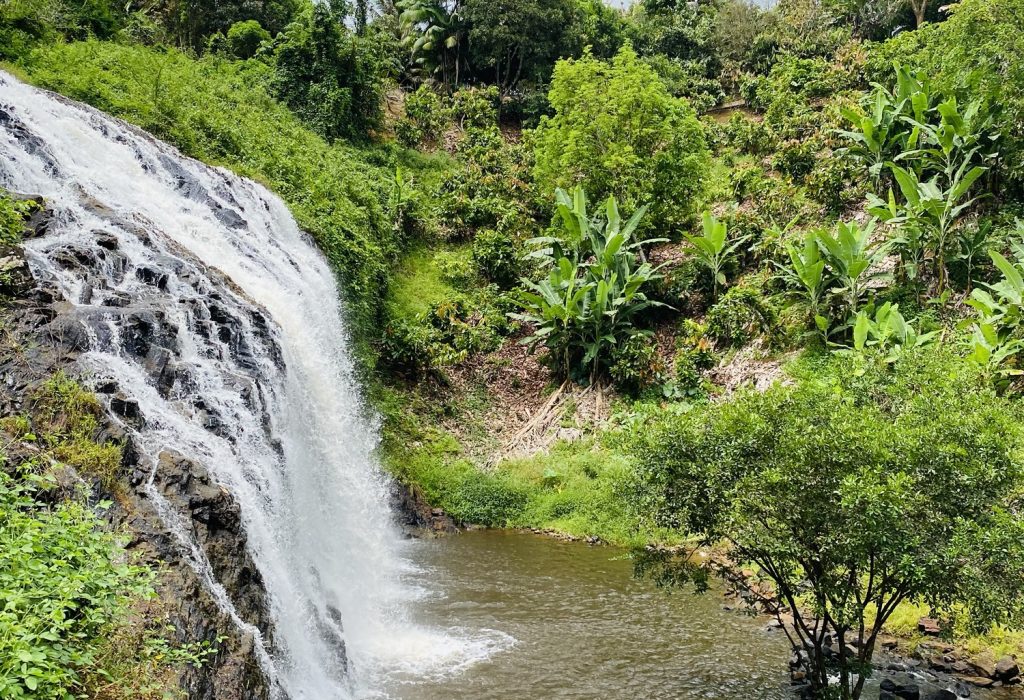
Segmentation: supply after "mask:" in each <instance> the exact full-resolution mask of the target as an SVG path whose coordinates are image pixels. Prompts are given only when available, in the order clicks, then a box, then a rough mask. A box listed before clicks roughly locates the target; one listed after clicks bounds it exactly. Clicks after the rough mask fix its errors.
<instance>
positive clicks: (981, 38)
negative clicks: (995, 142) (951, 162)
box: [876, 0, 1024, 195]
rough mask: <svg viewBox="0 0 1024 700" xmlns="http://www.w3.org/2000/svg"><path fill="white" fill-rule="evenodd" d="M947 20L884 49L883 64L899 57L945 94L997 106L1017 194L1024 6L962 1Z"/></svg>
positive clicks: (1017, 0) (1023, 112)
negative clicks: (963, 94)
mask: <svg viewBox="0 0 1024 700" xmlns="http://www.w3.org/2000/svg"><path fill="white" fill-rule="evenodd" d="M949 15H950V16H949V18H948V19H947V20H946V21H944V22H941V23H937V24H934V25H928V26H926V27H924V28H923V29H921V30H918V31H916V32H907V33H906V34H905V35H901V36H900V37H898V38H899V41H896V42H886V44H883V45H880V47H879V49H880V50H881V53H882V60H885V59H888V58H889V55H886V54H887V53H888V52H892V53H895V55H896V56H897V57H898V58H899V59H902V60H904V61H905V62H911V61H912V62H913V64H914V65H917V66H920V67H921V68H922V69H923V70H925V71H927V73H928V75H930V76H931V79H932V83H933V84H934V85H935V86H937V87H938V88H941V89H942V91H943V92H944V93H945V94H947V95H954V94H958V93H961V92H962V91H964V90H969V92H970V94H971V96H972V97H974V98H975V99H979V98H980V99H982V100H984V102H986V103H987V104H989V105H998V106H999V107H1000V112H999V115H998V117H997V119H996V121H995V125H996V128H997V129H998V131H999V132H1000V134H1001V136H1000V151H1001V152H1002V155H1003V157H1002V160H1001V163H1000V165H1001V171H1002V173H1003V175H1004V176H1005V179H1004V180H1002V182H1004V187H1003V190H1004V191H1012V192H1014V193H1015V194H1016V195H1019V194H1020V193H1021V191H1022V183H1024V179H1022V173H1024V138H1022V136H1021V129H1020V124H1021V123H1022V122H1024V93H1022V92H1021V90H1020V86H1021V85H1024V62H1022V61H1020V60H1018V59H1017V58H1015V57H1016V56H1018V55H1019V54H1020V49H1021V43H1020V42H1021V36H1024V2H1022V0H962V1H961V2H958V3H956V4H955V5H952V6H951V7H950V13H949ZM890 45H892V46H890ZM879 49H876V51H879ZM1007 57H1010V58H1009V59H1008V58H1007Z"/></svg>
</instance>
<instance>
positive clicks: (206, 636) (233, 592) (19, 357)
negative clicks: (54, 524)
mask: <svg viewBox="0 0 1024 700" xmlns="http://www.w3.org/2000/svg"><path fill="white" fill-rule="evenodd" d="M49 221H50V219H49V214H48V212H47V211H46V209H45V207H42V208H40V209H39V210H38V211H37V213H36V214H34V215H33V216H32V219H31V220H30V221H29V222H28V225H27V229H26V236H27V237H34V236H42V235H46V231H47V228H48V226H49ZM66 253H67V256H68V264H75V265H85V266H87V265H89V264H90V263H91V262H92V261H91V260H90V259H89V258H87V257H85V258H83V257H82V256H81V255H79V254H77V252H76V251H74V250H68V251H67V252H66ZM109 253H110V255H111V256H115V255H116V254H117V251H116V249H113V248H112V249H110V250H109ZM154 274H157V273H154ZM155 283H158V280H157V281H155ZM0 296H2V297H5V298H6V301H3V302H0V322H2V328H3V336H2V340H0V415H18V414H23V413H26V412H28V411H29V410H30V408H31V407H30V405H29V404H30V397H31V396H32V394H33V393H34V390H35V388H36V387H37V386H38V385H39V384H40V383H42V382H44V381H45V380H46V379H48V378H49V377H51V376H52V375H53V374H54V373H55V372H57V371H58V370H63V371H65V372H67V373H68V374H70V375H72V376H76V375H78V374H79V372H78V365H77V360H78V357H79V354H80V353H81V352H82V351H83V350H85V349H86V348H87V347H88V337H87V332H86V327H85V326H84V325H83V324H82V323H81V322H80V321H79V320H78V319H76V318H74V316H73V315H72V314H71V313H70V311H69V309H70V305H67V304H65V303H64V300H63V299H62V298H61V295H60V293H59V292H58V291H57V290H56V289H55V288H53V287H48V286H47V285H46V284H44V283H43V284H41V283H38V282H37V281H36V280H35V279H34V278H33V277H32V273H31V271H30V269H29V266H28V264H27V263H26V261H25V258H24V256H23V254H22V252H21V250H20V248H19V247H17V246H7V247H4V248H2V249H0ZM133 327H134V328H135V329H136V331H137V333H138V337H137V341H138V344H139V346H140V350H144V352H145V354H147V356H152V361H151V362H147V363H146V367H147V371H149V372H150V375H151V379H152V381H153V382H154V384H155V385H157V386H159V385H160V383H161V382H162V381H165V380H164V379H163V376H164V375H165V374H166V373H167V372H168V367H169V366H172V365H173V361H174V356H173V351H172V348H173V345H171V344H169V343H162V342H161V333H160V324H159V323H158V322H157V320H156V319H144V318H140V319H139V322H138V323H137V324H135V326H133ZM83 381H84V383H85V385H86V386H87V387H89V388H91V389H93V390H94V391H96V392H97V393H100V394H104V395H105V397H104V398H105V399H106V400H105V401H104V404H105V405H107V406H108V407H109V409H110V411H111V415H110V416H108V420H105V421H103V425H102V428H101V434H100V435H97V436H96V437H97V438H98V440H99V441H104V440H108V439H114V440H117V441H120V442H122V443H123V444H124V447H125V449H124V460H123V463H122V466H121V469H120V473H119V474H118V486H117V488H116V489H115V491H116V493H115V492H111V491H110V490H109V489H107V488H105V487H104V486H103V485H102V484H100V483H98V482H97V483H94V484H93V489H94V493H95V495H96V496H97V497H98V498H102V499H104V500H110V501H112V502H113V503H114V504H115V505H114V507H113V508H111V510H110V511H109V516H110V520H111V524H112V526H115V527H121V526H123V527H125V528H127V529H128V531H129V532H130V533H131V541H130V544H129V548H130V549H131V550H132V551H133V552H135V553H137V554H138V555H140V557H141V559H142V561H144V562H146V563H148V564H151V565H152V566H154V567H155V568H158V569H159V571H160V575H159V579H158V586H157V588H158V592H159V593H160V597H161V600H162V603H163V605H162V607H163V608H164V610H165V611H166V613H167V616H168V622H170V624H172V625H173V626H174V628H175V629H176V635H177V640H176V641H178V642H183V643H188V642H197V641H203V640H208V641H211V642H215V646H216V647H217V648H218V649H219V651H218V653H217V654H216V656H215V657H213V658H212V659H210V660H209V661H208V662H207V663H206V664H205V665H204V666H203V667H202V668H199V669H194V668H187V669H183V670H182V672H181V676H180V678H179V679H178V680H179V685H180V687H181V688H182V689H183V690H184V691H185V692H186V693H187V695H188V697H189V698H191V699H194V700H261V699H263V698H269V697H270V696H271V690H272V682H271V681H270V679H268V678H267V677H266V675H265V673H264V672H263V670H262V668H261V665H260V663H259V659H258V657H257V649H256V645H255V644H254V641H255V640H254V638H253V634H252V633H250V632H245V631H243V626H240V625H239V624H238V620H236V619H233V618H232V616H231V615H229V614H228V613H226V612H225V611H224V609H223V606H221V605H219V604H218V602H217V600H216V599H215V597H214V595H213V594H212V593H211V591H210V590H209V586H208V585H207V584H206V583H204V580H203V577H202V576H201V575H200V573H199V572H198V571H197V570H196V561H197V559H198V558H197V557H194V556H193V555H192V553H190V552H189V551H187V550H186V549H185V548H184V547H182V546H181V544H180V538H176V537H174V536H173V534H172V533H171V532H169V530H168V524H167V519H168V514H167V513H160V512H158V510H157V508H156V506H155V504H154V503H153V501H152V499H151V498H150V497H149V496H148V495H147V492H146V490H145V489H143V488H142V486H143V482H144V480H145V477H147V476H148V473H147V474H143V472H142V471H140V470H139V469H138V468H137V466H138V465H137V459H136V452H135V450H134V449H133V445H132V439H131V436H130V434H129V432H128V431H126V430H125V429H124V427H123V426H124V425H125V424H130V423H131V422H132V421H141V420H144V418H143V417H142V412H141V411H140V407H139V406H138V405H135V404H134V403H133V402H132V401H129V400H126V399H125V397H124V396H123V394H121V393H120V391H119V389H118V387H117V385H116V383H115V382H109V381H108V382H106V383H104V384H102V385H99V386H90V385H89V380H88V378H83ZM153 483H154V485H155V486H156V488H157V489H158V490H159V492H160V493H161V494H162V495H163V496H164V498H165V499H166V502H167V503H169V504H170V506H171V509H172V510H173V511H174V512H173V514H171V517H173V518H174V519H175V520H176V521H177V524H178V525H180V526H182V527H185V528H187V529H188V530H189V531H190V533H191V535H192V538H191V540H192V541H194V542H196V543H198V546H201V548H202V550H203V552H204V553H205V559H206V560H208V561H209V565H210V566H212V567H213V569H214V571H213V572H212V573H213V578H214V579H215V580H217V581H219V582H220V584H221V585H222V586H223V588H224V591H225V593H226V595H227V597H228V598H229V599H230V601H231V602H232V604H233V608H234V613H235V615H237V616H238V618H240V619H241V621H243V622H244V623H246V624H247V625H249V626H251V627H252V628H255V629H257V630H259V632H260V633H261V634H262V635H263V638H264V641H265V642H269V641H271V640H272V636H273V635H272V629H271V622H270V615H269V606H268V603H267V595H266V591H265V590H264V587H263V582H262V580H261V577H260V574H259V571H258V569H257V568H256V566H255V564H254V562H253V560H252V558H251V556H250V555H249V551H248V548H247V546H246V535H245V532H244V529H243V527H242V523H241V518H240V510H239V505H238V503H237V501H236V500H235V498H234V497H233V496H232V494H230V493H228V492H227V491H226V490H224V489H223V488H222V487H220V486H219V485H218V484H216V483H215V481H214V480H213V479H212V478H211V476H210V474H209V472H208V470H207V469H206V468H205V467H204V466H203V465H202V464H198V463H196V462H194V461H191V460H188V459H186V458H184V457H182V456H181V455H180V454H177V453H175V452H174V451H173V450H171V449H167V450H165V451H164V452H163V453H161V454H160V457H159V460H158V464H157V467H156V473H155V475H154V482H153Z"/></svg>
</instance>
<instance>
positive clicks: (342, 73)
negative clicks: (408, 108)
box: [274, 3, 383, 140]
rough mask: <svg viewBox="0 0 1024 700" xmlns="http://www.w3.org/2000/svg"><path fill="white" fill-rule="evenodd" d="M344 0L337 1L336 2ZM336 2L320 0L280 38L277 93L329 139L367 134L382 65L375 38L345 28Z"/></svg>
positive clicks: (377, 104)
mask: <svg viewBox="0 0 1024 700" xmlns="http://www.w3.org/2000/svg"><path fill="white" fill-rule="evenodd" d="M337 5H340V3H335V6H337ZM344 22H345V16H344V15H343V14H341V11H340V10H338V9H336V7H334V6H331V5H329V4H326V3H317V4H316V5H314V6H313V7H311V8H310V9H308V10H307V11H306V12H305V13H304V14H303V15H301V16H300V17H299V19H298V20H297V21H295V22H293V23H292V24H290V25H288V28H287V29H286V30H285V32H284V33H283V34H282V36H281V37H280V38H279V39H278V42H277V50H276V53H275V56H274V58H275V63H276V76H275V79H274V88H275V92H276V93H277V95H278V97H279V98H280V99H281V100H282V101H283V102H285V103H286V104H287V105H288V106H289V107H291V108H292V109H293V110H294V111H295V112H296V113H297V114H298V115H299V116H300V117H301V118H302V119H303V120H304V121H305V122H307V123H308V124H309V125H310V126H312V127H313V128H314V129H315V130H316V131H318V132H319V133H320V134H322V135H323V136H324V137H326V138H327V139H332V140H333V139H336V138H363V137H365V136H366V132H367V130H368V129H372V128H374V127H375V126H376V125H377V123H378V121H379V119H380V111H381V101H382V90H383V88H382V82H381V77H382V76H381V74H382V73H383V68H382V66H381V65H380V64H381V61H380V59H379V57H378V56H377V55H376V54H375V52H374V49H375V47H376V46H379V45H380V44H379V43H378V42H374V41H373V39H372V38H365V39H364V38H361V37H357V36H355V35H354V34H353V33H352V32H351V31H349V30H348V29H346V28H345V24H344Z"/></svg>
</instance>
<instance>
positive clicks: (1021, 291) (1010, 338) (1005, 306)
mask: <svg viewBox="0 0 1024 700" xmlns="http://www.w3.org/2000/svg"><path fill="white" fill-rule="evenodd" d="M989 256H990V257H991V258H992V262H993V263H994V264H995V266H996V267H997V268H998V269H999V271H1000V272H1001V273H1002V274H1003V277H1002V279H1001V280H999V281H998V282H996V283H995V284H990V285H985V286H986V287H988V289H987V290H986V289H980V288H978V289H974V290H973V291H972V292H971V298H970V300H969V301H968V302H967V303H968V304H970V305H971V306H973V307H974V309H975V310H976V311H977V316H976V318H975V322H974V326H973V329H972V334H971V354H970V355H969V359H971V360H972V361H974V362H976V363H977V364H979V365H980V366H981V367H982V368H983V369H984V370H985V373H986V375H987V376H988V377H989V378H990V379H991V380H992V381H993V382H994V383H995V384H996V385H997V386H998V387H1000V388H1005V387H1006V386H1007V385H1008V383H1009V380H1010V378H1011V377H1014V376H1017V375H1020V374H1024V371H1022V370H1021V369H1019V368H1018V366H1017V362H1018V358H1019V356H1020V353H1021V351H1022V350H1024V339H1022V338H1021V333H1020V331H1021V320H1022V318H1024V262H1021V261H1020V260H1018V261H1016V262H1010V261H1009V260H1007V259H1006V258H1005V257H1003V256H1002V255H1000V254H999V253H998V252H996V251H994V250H992V251H989Z"/></svg>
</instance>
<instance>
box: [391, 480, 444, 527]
mask: <svg viewBox="0 0 1024 700" xmlns="http://www.w3.org/2000/svg"><path fill="white" fill-rule="evenodd" d="M390 495H391V509H392V511H393V512H394V513H395V517H396V519H397V521H398V524H399V526H400V527H402V529H403V530H405V532H406V533H407V534H409V535H412V536H424V535H441V534H452V533H456V532H458V531H459V528H458V526H457V525H456V523H455V520H454V518H452V517H451V516H450V515H448V514H447V513H445V512H444V511H443V510H441V509H440V508H433V507H431V505H430V503H429V502H428V501H427V497H426V496H425V495H424V494H423V490H422V489H420V487H419V486H417V485H415V484H412V485H406V484H403V483H401V482H398V481H393V482H392V484H391V494H390Z"/></svg>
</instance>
